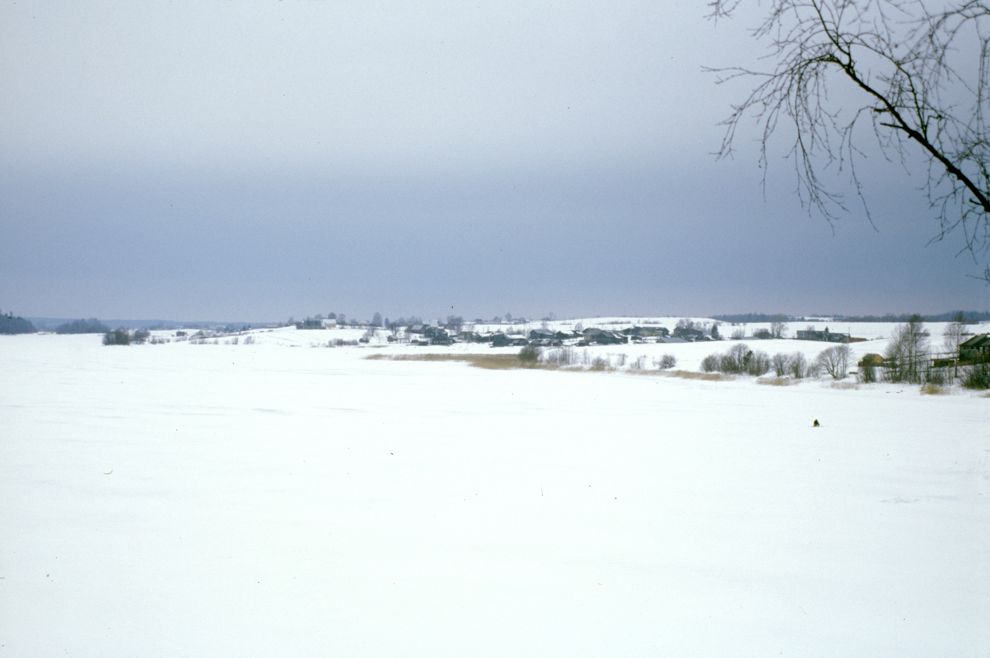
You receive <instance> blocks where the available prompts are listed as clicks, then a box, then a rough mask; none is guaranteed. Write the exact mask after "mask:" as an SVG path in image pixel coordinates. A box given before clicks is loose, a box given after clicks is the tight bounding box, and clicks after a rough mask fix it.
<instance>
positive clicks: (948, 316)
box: [712, 311, 990, 322]
mask: <svg viewBox="0 0 990 658" xmlns="http://www.w3.org/2000/svg"><path fill="white" fill-rule="evenodd" d="M959 313H962V314H963V316H964V317H965V318H966V321H967V322H985V321H987V320H990V312H988V311H946V312H945V313H937V314H934V315H924V314H922V315H921V319H922V321H924V322H952V321H953V320H954V319H955V318H956V316H957V315H958V314H959ZM912 315H914V314H913V313H900V314H893V313H887V314H885V315H841V314H839V315H836V314H833V313H823V314H816V313H811V314H808V315H802V316H794V315H784V314H782V313H775V314H771V313H730V314H725V315H713V316H712V318H714V319H715V320H719V321H721V322H803V321H804V320H806V319H807V318H812V317H814V318H819V317H827V318H830V319H831V320H834V321H835V322H907V321H908V319H909V318H910V317H911V316H912Z"/></svg>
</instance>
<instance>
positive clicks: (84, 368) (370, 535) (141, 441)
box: [0, 325, 990, 658]
mask: <svg viewBox="0 0 990 658" xmlns="http://www.w3.org/2000/svg"><path fill="white" fill-rule="evenodd" d="M859 327H861V325H854V326H853V327H852V331H853V333H854V335H862V333H861V332H860V331H858V330H857V329H858V328H859ZM796 328H799V327H796V326H792V331H793V329H796ZM800 328H803V327H800ZM831 328H832V329H833V331H846V328H845V327H831ZM727 329H729V327H724V326H723V334H725V335H728V334H729V331H728V330H727ZM889 329H890V328H889V327H888V328H887V329H883V328H879V329H876V330H875V331H874V334H872V335H870V336H867V337H871V338H878V340H877V341H875V342H874V343H872V344H871V343H858V344H854V345H853V346H852V347H853V353H854V356H856V355H860V354H862V353H865V352H867V351H882V345H883V342H884V341H882V340H879V336H887V335H889ZM885 332H886V333H885ZM344 333H346V331H341V330H338V331H336V332H329V331H328V332H296V331H293V330H278V331H273V332H257V333H256V334H255V340H254V343H253V344H244V340H243V337H242V339H241V341H239V342H240V344H238V345H226V344H223V342H222V341H221V344H218V345H192V344H190V343H188V342H181V343H176V342H173V343H170V344H166V345H144V346H132V347H103V346H102V345H101V344H100V337H99V336H54V335H32V336H17V337H6V336H4V337H0V655H3V656H17V657H22V656H26V657H30V656H59V655H69V656H430V657H434V656H437V657H441V656H458V657H461V656H761V657H762V656H776V655H783V656H864V657H866V656H869V657H875V656H897V657H903V656H919V657H920V656H924V657H933V656H946V657H950V656H951V657H953V658H955V657H961V656H974V657H975V656H987V655H990V622H988V621H987V620H988V619H990V506H988V497H990V399H987V398H986V397H983V396H981V395H980V394H977V393H973V392H968V391H962V390H959V389H955V390H953V391H952V393H951V394H948V395H938V396H929V395H921V394H920V393H919V390H918V388H917V387H912V386H893V385H885V384H878V385H870V386H861V387H859V388H858V389H856V390H850V389H837V388H833V387H831V386H830V385H829V383H828V382H825V381H806V382H803V383H801V384H799V385H796V386H786V387H777V386H760V385H757V384H755V383H754V381H753V380H752V379H750V378H740V379H737V380H733V381H721V382H705V381H694V380H685V379H679V378H672V377H661V376H633V375H628V374H623V373H574V372H554V371H545V370H484V369H478V368H471V367H468V366H467V365H464V364H461V363H449V362H406V361H401V362H400V361H388V360H367V359H366V358H364V357H366V356H367V355H369V354H373V353H386V354H387V353H407V352H415V351H416V350H415V348H410V347H381V348H368V347H362V348H357V347H343V348H334V349H327V348H310V347H309V345H310V344H320V343H325V342H326V340H327V338H326V336H328V335H333V336H339V335H342V334H344ZM933 334H937V330H933ZM358 335H360V332H357V334H356V335H355V336H354V337H355V338H356V337H357V336H358ZM935 338H936V339H937V336H936V337H935ZM774 343H779V345H775V344H774ZM730 345H731V343H729V342H722V343H715V344H701V346H700V347H699V344H682V345H655V346H654V345H646V346H643V345H630V346H622V348H621V349H622V350H623V351H626V350H628V351H629V354H630V356H631V357H632V358H635V356H636V355H637V354H639V353H645V351H644V350H656V351H657V353H668V352H669V353H672V354H674V355H675V356H676V357H677V358H678V361H679V364H678V367H681V368H687V369H693V368H695V367H696V364H697V363H698V362H700V359H701V358H703V357H704V356H705V355H707V354H710V353H712V352H715V351H724V350H725V349H727V348H728V347H729V346H730ZM751 345H752V346H753V347H758V348H759V349H762V350H764V351H767V352H769V353H771V354H773V353H774V352H776V351H782V352H793V351H795V350H796V349H804V350H808V354H809V356H813V354H814V353H817V351H819V350H820V349H822V348H823V347H824V345H822V344H799V343H798V342H797V341H759V342H758V343H751ZM422 349H427V348H422ZM429 349H434V348H429ZM436 349H437V350H440V351H447V352H450V351H456V350H467V349H473V350H476V351H477V350H481V351H487V352H492V351H493V350H491V349H490V348H488V347H486V346H481V347H478V346H472V347H470V348H468V347H463V346H454V347H453V348H436ZM594 349H598V350H602V351H605V352H611V353H615V352H616V351H617V349H618V348H615V347H602V348H594ZM421 351H422V350H420V352H421ZM651 353H652V352H651ZM814 419H818V420H819V421H820V422H821V425H822V426H821V427H820V428H818V429H813V428H812V426H811V425H812V421H813V420H814Z"/></svg>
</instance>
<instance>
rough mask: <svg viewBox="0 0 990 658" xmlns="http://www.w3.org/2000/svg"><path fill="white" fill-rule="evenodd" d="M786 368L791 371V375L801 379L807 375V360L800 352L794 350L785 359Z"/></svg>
mask: <svg viewBox="0 0 990 658" xmlns="http://www.w3.org/2000/svg"><path fill="white" fill-rule="evenodd" d="M787 369H788V370H790V371H791V377H793V378H794V379H801V378H802V377H805V376H807V375H808V360H807V359H805V358H804V354H802V353H801V352H795V353H794V354H792V355H791V356H790V358H788V359H787Z"/></svg>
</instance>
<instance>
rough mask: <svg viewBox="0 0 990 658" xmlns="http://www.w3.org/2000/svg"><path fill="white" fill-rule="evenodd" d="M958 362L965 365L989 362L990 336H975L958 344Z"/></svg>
mask: <svg viewBox="0 0 990 658" xmlns="http://www.w3.org/2000/svg"><path fill="white" fill-rule="evenodd" d="M959 360H960V361H963V362H967V363H981V362H988V361H990V334H977V335H975V336H973V337H972V338H969V339H967V340H965V341H963V342H962V343H960V345H959Z"/></svg>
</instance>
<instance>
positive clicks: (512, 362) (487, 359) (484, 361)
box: [365, 354, 556, 370]
mask: <svg viewBox="0 0 990 658" xmlns="http://www.w3.org/2000/svg"><path fill="white" fill-rule="evenodd" d="M365 358H366V359H370V360H372V361H429V362H440V361H451V362H460V363H467V364H468V365H470V366H473V367H475V368H485V369H487V370H510V369H514V368H524V369H530V370H532V369H536V368H542V369H547V370H555V369H556V367H554V366H544V365H542V364H533V363H526V362H523V361H522V360H520V359H519V357H518V356H517V355H515V354H372V355H370V356H367V357H365Z"/></svg>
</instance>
